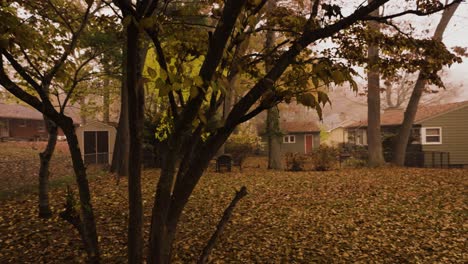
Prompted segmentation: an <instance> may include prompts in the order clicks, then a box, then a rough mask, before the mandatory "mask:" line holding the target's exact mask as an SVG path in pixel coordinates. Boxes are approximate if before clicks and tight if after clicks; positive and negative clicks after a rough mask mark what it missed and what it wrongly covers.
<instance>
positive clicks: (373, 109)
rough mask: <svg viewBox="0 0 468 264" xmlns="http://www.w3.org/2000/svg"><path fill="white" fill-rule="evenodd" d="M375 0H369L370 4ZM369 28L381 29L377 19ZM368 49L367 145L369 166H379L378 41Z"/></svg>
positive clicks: (382, 162) (380, 159) (380, 150)
mask: <svg viewBox="0 0 468 264" xmlns="http://www.w3.org/2000/svg"><path fill="white" fill-rule="evenodd" d="M372 1H373V0H368V2H369V4H370V3H372ZM370 15H371V16H379V10H378V9H377V10H375V11H373V12H372V13H370ZM369 30H371V31H374V32H377V31H379V24H378V22H376V21H369ZM368 45H369V50H368V66H369V69H368V72H367V82H368V85H367V86H368V95H367V120H368V123H367V146H368V153H369V161H368V163H369V166H370V167H379V166H382V165H383V164H384V163H385V161H384V158H383V148H382V134H381V130H380V73H379V66H378V60H379V48H378V45H377V44H376V43H369V44H368Z"/></svg>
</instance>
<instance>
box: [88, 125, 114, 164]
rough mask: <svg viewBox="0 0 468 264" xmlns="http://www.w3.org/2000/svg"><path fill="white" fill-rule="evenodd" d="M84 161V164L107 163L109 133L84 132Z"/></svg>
mask: <svg viewBox="0 0 468 264" xmlns="http://www.w3.org/2000/svg"><path fill="white" fill-rule="evenodd" d="M84 161H85V163H86V164H108V163H109V132H108V131H85V132H84Z"/></svg>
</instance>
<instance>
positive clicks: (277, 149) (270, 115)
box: [265, 0, 283, 170]
mask: <svg viewBox="0 0 468 264" xmlns="http://www.w3.org/2000/svg"><path fill="white" fill-rule="evenodd" d="M275 7H276V0H272V1H268V3H267V4H266V12H267V13H271V12H272V11H273V9H274V8H275ZM275 41H276V37H275V32H274V31H273V30H268V31H267V32H266V40H265V50H267V51H269V52H271V51H272V50H273V48H274V46H275ZM273 62H274V60H273V58H272V57H271V56H268V57H267V58H266V59H265V70H266V71H267V72H268V71H270V70H271V68H272V65H273ZM279 122H280V113H279V109H278V107H277V106H275V107H272V108H270V109H268V111H267V122H266V123H267V124H266V133H267V137H268V169H272V170H282V169H283V163H282V159H281V143H282V137H281V131H280V126H279Z"/></svg>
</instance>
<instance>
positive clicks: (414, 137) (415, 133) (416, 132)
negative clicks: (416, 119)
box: [410, 127, 421, 144]
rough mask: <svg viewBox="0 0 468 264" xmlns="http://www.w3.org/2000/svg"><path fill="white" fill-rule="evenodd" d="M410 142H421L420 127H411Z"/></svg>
mask: <svg viewBox="0 0 468 264" xmlns="http://www.w3.org/2000/svg"><path fill="white" fill-rule="evenodd" d="M410 144H421V130H420V129H419V128H418V127H415V128H412V129H411V136H410Z"/></svg>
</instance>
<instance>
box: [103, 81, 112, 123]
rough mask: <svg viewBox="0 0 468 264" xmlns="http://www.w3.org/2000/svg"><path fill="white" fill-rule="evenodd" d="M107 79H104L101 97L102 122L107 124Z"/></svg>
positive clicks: (108, 101)
mask: <svg viewBox="0 0 468 264" xmlns="http://www.w3.org/2000/svg"><path fill="white" fill-rule="evenodd" d="M109 84H110V81H109V77H108V76H106V77H104V84H103V86H104V87H102V90H103V95H102V99H103V100H102V101H103V102H102V108H103V109H102V122H104V123H106V124H107V123H109V106H110V88H109Z"/></svg>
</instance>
